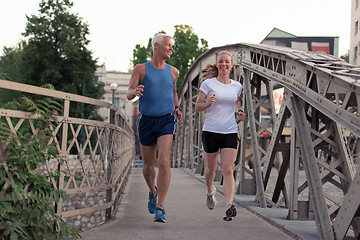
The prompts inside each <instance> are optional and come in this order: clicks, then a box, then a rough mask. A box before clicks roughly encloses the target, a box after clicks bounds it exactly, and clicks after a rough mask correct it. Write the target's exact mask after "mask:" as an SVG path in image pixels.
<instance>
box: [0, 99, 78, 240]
mask: <svg viewBox="0 0 360 240" xmlns="http://www.w3.org/2000/svg"><path fill="white" fill-rule="evenodd" d="M21 100H22V101H23V102H22V104H20V103H19V104H17V103H11V104H10V105H12V107H14V106H22V107H23V106H26V107H27V110H28V111H31V112H33V113H35V114H36V118H35V119H32V120H30V121H26V120H25V121H24V122H23V123H22V124H21V126H20V128H19V129H18V130H17V131H16V133H15V132H14V131H12V129H11V128H10V127H9V124H8V122H7V121H6V120H5V119H0V189H1V190H0V237H1V239H5V240H8V239H11V240H12V239H58V238H68V237H72V238H80V235H79V234H78V233H76V232H75V231H73V230H72V229H70V228H69V227H68V226H67V224H66V223H65V222H64V221H63V219H62V218H60V217H59V216H57V215H56V213H55V211H54V209H55V207H56V204H57V203H59V200H60V199H64V198H65V197H66V193H65V192H64V191H60V190H58V189H57V188H56V186H54V184H53V183H52V182H54V183H56V182H57V178H58V177H59V175H60V174H59V172H55V173H52V172H48V171H46V170H41V167H42V166H44V165H45V164H46V161H48V160H49V159H54V158H56V157H57V155H58V153H57V149H56V147H55V145H54V144H49V143H51V142H54V141H50V140H51V138H52V137H53V136H52V130H51V128H53V125H52V124H54V116H55V115H56V114H57V112H58V111H60V108H61V105H60V104H59V103H58V102H57V101H56V100H54V99H50V98H47V97H43V98H39V99H37V100H34V101H32V100H30V99H29V98H25V97H24V98H22V99H21ZM8 105H9V104H8ZM59 106H60V107H59ZM4 107H6V106H2V108H4ZM11 121H12V122H11V123H12V125H13V126H16V123H17V122H19V121H21V120H16V119H12V120H11ZM53 129H54V128H53ZM43 169H44V168H43ZM51 179H53V180H54V181H51Z"/></svg>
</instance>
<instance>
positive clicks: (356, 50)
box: [354, 46, 358, 60]
mask: <svg viewBox="0 0 360 240" xmlns="http://www.w3.org/2000/svg"><path fill="white" fill-rule="evenodd" d="M357 55H358V47H357V46H356V47H355V48H354V60H355V59H356V58H357Z"/></svg>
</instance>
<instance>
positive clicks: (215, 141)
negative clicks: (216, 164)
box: [202, 131, 238, 153]
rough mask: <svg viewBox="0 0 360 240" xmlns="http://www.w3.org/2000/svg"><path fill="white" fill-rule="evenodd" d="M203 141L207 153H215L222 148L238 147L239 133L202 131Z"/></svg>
mask: <svg viewBox="0 0 360 240" xmlns="http://www.w3.org/2000/svg"><path fill="white" fill-rule="evenodd" d="M202 142H203V146H204V151H205V152H207V153H214V152H217V151H219V149H222V148H235V149H237V142H238V139H237V133H227V134H222V133H214V132H207V131H203V132H202Z"/></svg>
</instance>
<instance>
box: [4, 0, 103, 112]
mask: <svg viewBox="0 0 360 240" xmlns="http://www.w3.org/2000/svg"><path fill="white" fill-rule="evenodd" d="M72 6H73V3H72V2H71V1H70V0H42V1H41V2H40V4H39V12H38V15H31V16H27V21H28V22H27V24H26V28H25V32H24V33H23V35H24V36H25V37H26V38H27V43H26V44H23V48H18V49H5V55H4V56H3V57H2V58H1V59H0V61H1V64H0V67H1V68H0V72H2V73H7V74H8V75H9V76H10V79H11V80H13V81H17V82H22V83H26V84H30V85H36V86H41V85H43V84H47V83H50V84H52V85H53V86H54V87H55V88H56V89H57V90H59V91H64V92H68V93H74V94H78V95H82V94H83V92H85V95H86V96H88V97H92V98H97V99H100V98H102V96H103V94H104V92H105V91H104V86H103V84H96V83H95V81H94V73H95V71H96V61H97V60H96V59H95V60H94V59H93V58H92V52H91V51H90V50H88V49H87V46H88V44H89V42H90V41H89V40H88V39H87V36H88V35H89V26H88V24H87V23H84V22H83V21H82V18H80V17H78V15H77V14H73V13H71V12H70V9H71V7H72ZM15 57H17V58H19V59H15ZM13 60H17V61H13ZM84 90H85V91H84ZM71 115H73V116H75V117H80V115H81V107H72V113H71ZM85 116H87V117H89V118H97V115H96V111H95V108H94V107H93V106H86V108H85Z"/></svg>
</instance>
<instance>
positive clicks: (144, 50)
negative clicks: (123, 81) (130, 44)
mask: <svg viewBox="0 0 360 240" xmlns="http://www.w3.org/2000/svg"><path fill="white" fill-rule="evenodd" d="M151 40H152V38H149V41H148V45H147V47H145V46H141V45H140V44H136V46H135V49H134V50H133V60H132V61H131V62H132V64H133V66H135V65H136V64H139V63H144V62H147V61H150V59H151V56H152V48H151Z"/></svg>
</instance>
